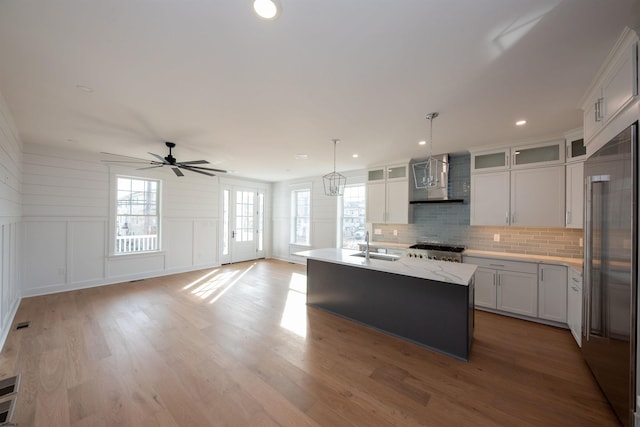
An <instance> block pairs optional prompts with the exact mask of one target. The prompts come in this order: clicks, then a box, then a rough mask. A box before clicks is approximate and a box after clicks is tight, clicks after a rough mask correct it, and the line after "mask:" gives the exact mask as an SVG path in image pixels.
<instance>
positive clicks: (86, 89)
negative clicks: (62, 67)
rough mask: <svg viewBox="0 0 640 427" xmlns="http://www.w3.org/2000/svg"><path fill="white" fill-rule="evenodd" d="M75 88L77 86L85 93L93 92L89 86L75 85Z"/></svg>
mask: <svg viewBox="0 0 640 427" xmlns="http://www.w3.org/2000/svg"><path fill="white" fill-rule="evenodd" d="M76 88H78V89H80V90H81V91H83V92H86V93H93V89H91V88H90V87H89V86H84V85H76Z"/></svg>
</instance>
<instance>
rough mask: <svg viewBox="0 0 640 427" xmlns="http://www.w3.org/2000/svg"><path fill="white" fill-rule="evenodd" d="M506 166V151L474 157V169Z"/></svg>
mask: <svg viewBox="0 0 640 427" xmlns="http://www.w3.org/2000/svg"><path fill="white" fill-rule="evenodd" d="M504 166H506V156H505V155H504V152H503V151H501V152H499V153H491V154H479V155H477V156H475V157H474V164H473V168H474V169H487V168H499V167H504Z"/></svg>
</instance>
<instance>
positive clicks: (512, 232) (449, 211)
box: [372, 155, 582, 258]
mask: <svg viewBox="0 0 640 427" xmlns="http://www.w3.org/2000/svg"><path fill="white" fill-rule="evenodd" d="M470 171H471V169H470V156H469V155H451V156H450V157H449V197H450V198H459V199H464V203H453V204H437V203H436V204H418V205H412V209H413V223H412V224H408V225H401V224H374V225H373V228H374V229H380V230H381V231H382V234H381V235H378V234H375V233H374V234H373V239H372V240H373V241H384V242H398V243H409V244H411V243H415V242H417V241H431V242H445V243H451V244H462V245H464V246H466V247H467V248H469V249H478V250H487V251H496V252H512V253H524V254H535V255H549V256H560V257H571V258H581V257H582V246H581V238H582V230H581V229H578V230H576V229H568V228H540V227H507V226H505V227H485V226H470V225H469V218H470V209H469V200H470V192H469V190H470V183H471V175H470ZM413 191H414V192H417V191H420V190H413ZM394 231H396V232H397V235H395V234H396V233H394ZM495 238H499V241H495Z"/></svg>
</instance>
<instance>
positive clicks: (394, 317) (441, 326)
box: [297, 248, 476, 360]
mask: <svg viewBox="0 0 640 427" xmlns="http://www.w3.org/2000/svg"><path fill="white" fill-rule="evenodd" d="M358 253H359V252H358V251H353V250H346V249H333V248H330V249H314V250H310V251H304V252H298V253H297V255H299V256H304V257H306V258H307V304H308V305H310V306H314V307H318V308H321V309H323V310H327V311H329V312H331V313H334V314H337V315H340V316H342V317H346V318H348V319H351V320H355V321H357V322H359V323H362V324H364V325H367V326H370V327H373V328H376V329H379V330H381V331H384V332H387V333H390V334H392V335H395V336H398V337H400V338H403V339H405V340H409V341H412V342H414V343H417V344H420V345H422V346H425V347H428V348H430V349H433V350H436V351H439V352H442V353H445V354H448V355H450V356H453V357H456V358H459V359H462V360H468V358H469V352H470V350H471V344H472V341H473V326H474V322H473V319H474V318H473V316H474V303H473V300H474V295H473V294H474V282H473V275H474V272H475V269H476V267H475V266H473V265H470V264H460V263H452V262H444V261H431V260H425V259H411V258H408V257H401V258H399V259H398V260H397V261H388V260H380V259H369V260H366V259H365V258H362V257H358V256H356V255H357V254H358ZM372 254H373V253H372Z"/></svg>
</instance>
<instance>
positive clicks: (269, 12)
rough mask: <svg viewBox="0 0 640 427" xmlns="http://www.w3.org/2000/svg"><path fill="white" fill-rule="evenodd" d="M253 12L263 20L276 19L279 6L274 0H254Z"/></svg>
mask: <svg viewBox="0 0 640 427" xmlns="http://www.w3.org/2000/svg"><path fill="white" fill-rule="evenodd" d="M253 10H255V11H256V13H257V14H258V16H259V17H260V18H262V19H275V18H277V17H278V12H279V8H278V5H277V4H276V2H275V1H274V0H254V2H253Z"/></svg>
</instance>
